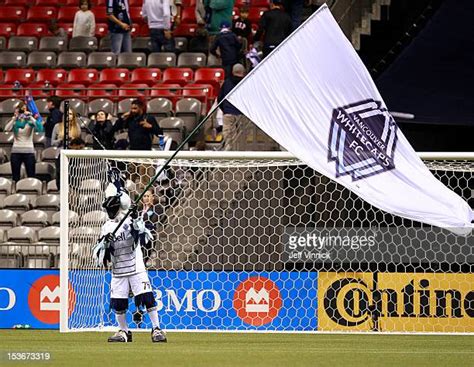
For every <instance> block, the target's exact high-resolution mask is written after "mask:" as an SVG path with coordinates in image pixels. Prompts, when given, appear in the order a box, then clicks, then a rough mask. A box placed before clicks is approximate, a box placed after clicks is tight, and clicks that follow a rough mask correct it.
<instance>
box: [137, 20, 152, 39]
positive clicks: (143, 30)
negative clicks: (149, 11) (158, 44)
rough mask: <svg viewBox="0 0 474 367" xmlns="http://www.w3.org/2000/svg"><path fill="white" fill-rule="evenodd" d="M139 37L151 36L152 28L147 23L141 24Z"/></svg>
mask: <svg viewBox="0 0 474 367" xmlns="http://www.w3.org/2000/svg"><path fill="white" fill-rule="evenodd" d="M137 37H150V28H148V24H147V23H145V24H142V25H141V26H140V29H139V31H138V34H137Z"/></svg>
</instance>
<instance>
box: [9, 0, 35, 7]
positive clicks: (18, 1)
mask: <svg viewBox="0 0 474 367" xmlns="http://www.w3.org/2000/svg"><path fill="white" fill-rule="evenodd" d="M5 5H15V6H30V5H31V0H5Z"/></svg>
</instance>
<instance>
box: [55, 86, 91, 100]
mask: <svg viewBox="0 0 474 367" xmlns="http://www.w3.org/2000/svg"><path fill="white" fill-rule="evenodd" d="M56 95H57V96H58V97H74V98H80V97H81V96H85V95H86V86H85V85H84V84H67V83H66V84H59V85H58V87H57V89H56Z"/></svg>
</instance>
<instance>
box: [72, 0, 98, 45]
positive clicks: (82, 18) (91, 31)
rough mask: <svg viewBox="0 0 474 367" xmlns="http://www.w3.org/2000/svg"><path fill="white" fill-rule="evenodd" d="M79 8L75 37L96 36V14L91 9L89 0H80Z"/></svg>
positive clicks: (74, 28)
mask: <svg viewBox="0 0 474 367" xmlns="http://www.w3.org/2000/svg"><path fill="white" fill-rule="evenodd" d="M79 9H80V10H78V11H77V13H76V15H75V17H74V26H73V29H72V36H73V37H94V36H95V16H94V13H93V12H91V10H90V3H89V0H79Z"/></svg>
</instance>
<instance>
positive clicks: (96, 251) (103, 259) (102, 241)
mask: <svg viewBox="0 0 474 367" xmlns="http://www.w3.org/2000/svg"><path fill="white" fill-rule="evenodd" d="M113 241H115V236H114V235H113V234H112V233H107V234H106V235H105V236H102V237H101V238H99V240H98V241H97V243H96V244H95V246H94V248H93V249H92V253H93V255H94V258H95V259H96V262H97V266H102V265H104V266H105V267H106V266H107V265H108V263H109V261H110V260H111V254H113V247H112V242H113Z"/></svg>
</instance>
